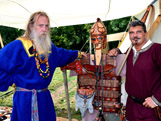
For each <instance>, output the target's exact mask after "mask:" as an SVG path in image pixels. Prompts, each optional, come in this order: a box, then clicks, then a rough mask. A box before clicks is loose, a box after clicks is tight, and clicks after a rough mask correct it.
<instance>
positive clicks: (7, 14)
mask: <svg viewBox="0 0 161 121" xmlns="http://www.w3.org/2000/svg"><path fill="white" fill-rule="evenodd" d="M152 1H153V0H135V1H132V0H99V1H98V0H0V25H3V26H9V27H14V28H20V29H25V26H26V23H27V21H28V18H29V16H30V15H31V14H32V13H33V12H36V11H40V10H41V11H45V12H47V14H48V15H49V17H50V19H51V27H59V26H69V25H77V24H87V23H92V22H95V21H96V18H98V17H99V18H101V20H102V21H105V20H112V19H118V18H122V17H126V16H134V15H136V14H138V13H140V12H142V11H143V10H145V9H146V8H147V6H148V5H149V4H150V3H151V2H152Z"/></svg>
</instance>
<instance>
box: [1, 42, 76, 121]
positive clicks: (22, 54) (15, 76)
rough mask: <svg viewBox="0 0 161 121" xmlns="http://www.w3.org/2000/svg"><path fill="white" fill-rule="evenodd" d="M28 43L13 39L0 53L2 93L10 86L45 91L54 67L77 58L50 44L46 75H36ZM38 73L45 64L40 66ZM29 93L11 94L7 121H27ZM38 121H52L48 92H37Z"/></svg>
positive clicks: (51, 103)
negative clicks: (48, 72) (10, 113)
mask: <svg viewBox="0 0 161 121" xmlns="http://www.w3.org/2000/svg"><path fill="white" fill-rule="evenodd" d="M31 46H32V43H31V41H29V40H25V39H23V40H15V41H13V42H11V43H9V44H8V45H6V46H5V47H4V48H3V49H1V50H0V91H6V90H7V89H8V87H9V86H11V85H12V84H13V83H15V84H16V86H17V87H22V88H26V89H29V90H32V89H36V90H39V89H44V88H47V87H48V85H49V84H50V82H51V80H52V76H53V73H54V71H55V68H56V67H62V66H65V65H66V64H68V63H70V62H72V61H74V60H75V59H76V58H77V56H78V51H76V50H74V51H73V50H66V49H63V48H58V47H56V46H55V45H54V44H53V43H52V47H51V53H50V54H49V59H48V62H49V66H50V76H49V77H48V78H47V79H44V78H42V77H41V76H40V74H39V72H38V70H37V67H36V61H35V57H34V55H33V54H30V52H29V50H28V49H29V48H30V47H31ZM40 67H41V68H42V70H46V65H45V64H41V63H40ZM31 98H32V92H19V91H18V92H17V91H16V92H15V94H14V97H13V110H12V115H11V121H31V101H32V99H31ZM37 101H38V113H39V121H56V114H55V109H54V104H53V101H52V98H51V95H50V92H49V90H47V91H45V92H40V93H37Z"/></svg>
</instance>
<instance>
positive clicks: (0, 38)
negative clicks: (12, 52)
mask: <svg viewBox="0 0 161 121" xmlns="http://www.w3.org/2000/svg"><path fill="white" fill-rule="evenodd" d="M0 43H1V47H2V48H3V47H4V45H3V41H2V37H1V34H0Z"/></svg>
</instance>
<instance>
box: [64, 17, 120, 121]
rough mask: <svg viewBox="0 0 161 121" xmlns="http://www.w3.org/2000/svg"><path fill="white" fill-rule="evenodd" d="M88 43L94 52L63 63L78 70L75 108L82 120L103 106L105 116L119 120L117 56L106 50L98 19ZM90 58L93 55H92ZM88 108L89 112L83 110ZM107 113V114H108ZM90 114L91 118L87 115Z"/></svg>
mask: <svg viewBox="0 0 161 121" xmlns="http://www.w3.org/2000/svg"><path fill="white" fill-rule="evenodd" d="M90 35H91V43H92V45H93V47H94V50H95V51H94V54H88V56H87V57H82V58H80V59H77V60H75V61H74V62H72V63H70V64H68V65H67V66H65V67H63V68H62V70H63V69H66V70H67V69H68V70H74V71H75V72H77V82H78V89H77V92H76V110H78V109H80V112H81V115H82V118H83V119H82V120H84V121H86V120H87V118H88V121H90V120H91V121H93V120H95V119H97V115H98V113H96V112H97V111H98V110H99V108H102V112H103V114H108V116H105V119H106V120H110V121H112V120H115V121H117V120H119V121H120V115H118V116H116V115H113V116H114V117H115V118H113V116H112V117H109V116H110V115H111V114H115V113H118V114H120V110H121V107H122V103H121V101H120V100H121V77H120V76H116V74H115V71H114V70H115V67H116V60H115V58H114V57H110V56H108V55H107V54H106V53H107V39H106V36H107V31H106V28H105V26H104V25H103V23H102V22H101V20H100V19H99V18H98V19H97V22H96V23H95V24H94V25H93V26H92V28H91V32H90ZM92 58H93V59H92ZM87 110H88V111H89V112H88V113H89V115H88V114H86V113H87ZM109 114H110V115H109ZM90 116H91V119H89V117H90Z"/></svg>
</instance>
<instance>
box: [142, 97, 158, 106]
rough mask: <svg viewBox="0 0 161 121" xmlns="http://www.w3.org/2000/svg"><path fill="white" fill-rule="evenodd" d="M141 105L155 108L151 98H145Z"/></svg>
mask: <svg viewBox="0 0 161 121" xmlns="http://www.w3.org/2000/svg"><path fill="white" fill-rule="evenodd" d="M143 105H144V106H145V107H147V108H155V107H157V105H156V104H155V103H154V101H153V100H152V98H151V97H147V98H146V99H145V102H144V103H143Z"/></svg>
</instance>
